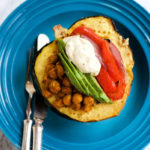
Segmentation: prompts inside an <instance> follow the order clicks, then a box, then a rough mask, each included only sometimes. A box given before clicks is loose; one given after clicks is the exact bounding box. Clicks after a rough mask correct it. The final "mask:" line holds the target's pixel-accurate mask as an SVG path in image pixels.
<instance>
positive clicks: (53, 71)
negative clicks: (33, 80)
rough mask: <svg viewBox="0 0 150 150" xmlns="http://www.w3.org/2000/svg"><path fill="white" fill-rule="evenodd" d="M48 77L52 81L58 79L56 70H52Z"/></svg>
mask: <svg viewBox="0 0 150 150" xmlns="http://www.w3.org/2000/svg"><path fill="white" fill-rule="evenodd" d="M48 76H49V77H50V78H51V79H57V73H56V69H55V68H52V69H51V70H49V71H48Z"/></svg>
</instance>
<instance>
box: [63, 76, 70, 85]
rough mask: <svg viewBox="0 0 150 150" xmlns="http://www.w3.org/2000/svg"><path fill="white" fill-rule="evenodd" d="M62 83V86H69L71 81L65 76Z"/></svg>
mask: <svg viewBox="0 0 150 150" xmlns="http://www.w3.org/2000/svg"><path fill="white" fill-rule="evenodd" d="M62 84H63V85H64V86H71V82H70V81H69V79H68V78H67V77H65V78H64V79H63V81H62Z"/></svg>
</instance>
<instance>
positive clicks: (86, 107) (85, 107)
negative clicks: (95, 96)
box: [83, 105, 92, 112]
mask: <svg viewBox="0 0 150 150" xmlns="http://www.w3.org/2000/svg"><path fill="white" fill-rule="evenodd" d="M91 109H92V106H91V105H85V106H83V110H84V111H85V112H88V111H90V110H91Z"/></svg>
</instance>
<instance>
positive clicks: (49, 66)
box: [45, 64, 55, 72]
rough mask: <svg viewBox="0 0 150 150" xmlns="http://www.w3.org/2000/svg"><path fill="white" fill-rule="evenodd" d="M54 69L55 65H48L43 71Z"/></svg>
mask: <svg viewBox="0 0 150 150" xmlns="http://www.w3.org/2000/svg"><path fill="white" fill-rule="evenodd" d="M54 67H55V65H53V64H49V65H47V66H46V70H45V71H46V72H48V71H49V70H51V69H52V68H54Z"/></svg>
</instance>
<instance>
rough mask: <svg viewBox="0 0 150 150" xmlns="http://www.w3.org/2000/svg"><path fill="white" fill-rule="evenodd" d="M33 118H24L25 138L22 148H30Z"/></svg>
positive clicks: (26, 149) (28, 149) (23, 149)
mask: <svg viewBox="0 0 150 150" xmlns="http://www.w3.org/2000/svg"><path fill="white" fill-rule="evenodd" d="M31 126H32V120H30V119H26V120H24V128H23V140H22V147H21V150H30V139H31Z"/></svg>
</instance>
